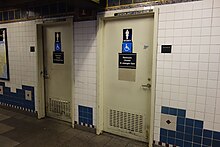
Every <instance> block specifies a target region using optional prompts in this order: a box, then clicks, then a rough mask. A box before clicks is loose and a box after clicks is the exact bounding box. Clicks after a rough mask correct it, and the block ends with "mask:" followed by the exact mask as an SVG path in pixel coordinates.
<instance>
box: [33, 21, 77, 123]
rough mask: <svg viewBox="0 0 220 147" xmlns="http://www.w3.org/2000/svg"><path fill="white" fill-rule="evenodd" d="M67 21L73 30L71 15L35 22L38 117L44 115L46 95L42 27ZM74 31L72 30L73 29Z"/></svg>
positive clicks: (72, 77) (72, 72)
mask: <svg viewBox="0 0 220 147" xmlns="http://www.w3.org/2000/svg"><path fill="white" fill-rule="evenodd" d="M64 23H68V24H69V26H70V27H71V28H72V30H73V18H72V17H62V18H51V19H45V20H41V21H39V22H38V23H37V24H36V34H37V35H36V36H37V38H36V40H37V44H36V52H37V55H38V57H37V65H38V75H37V76H38V92H37V94H38V106H37V107H38V112H37V113H38V119H41V118H44V117H45V116H46V110H45V107H46V97H45V79H44V77H43V71H44V64H45V63H44V48H43V27H45V26H49V25H60V26H62V24H64ZM73 31H74V30H73ZM71 38H72V39H71V40H72V41H71V42H70V44H71V48H70V49H71V52H72V54H71V60H72V62H71V68H72V70H71V80H72V82H71V100H70V101H71V125H72V127H74V114H75V113H74V106H75V104H74V103H75V101H74V85H73V84H74V82H73V80H74V68H73V66H74V64H73V32H72V33H71Z"/></svg>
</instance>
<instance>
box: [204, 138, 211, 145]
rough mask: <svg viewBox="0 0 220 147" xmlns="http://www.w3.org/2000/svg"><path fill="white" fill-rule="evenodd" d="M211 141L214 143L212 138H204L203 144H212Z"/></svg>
mask: <svg viewBox="0 0 220 147" xmlns="http://www.w3.org/2000/svg"><path fill="white" fill-rule="evenodd" d="M211 143H212V140H211V139H208V138H203V141H202V144H203V145H206V146H210V145H211Z"/></svg>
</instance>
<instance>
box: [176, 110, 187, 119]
mask: <svg viewBox="0 0 220 147" xmlns="http://www.w3.org/2000/svg"><path fill="white" fill-rule="evenodd" d="M177 116H179V117H186V110H182V109H178V110H177Z"/></svg>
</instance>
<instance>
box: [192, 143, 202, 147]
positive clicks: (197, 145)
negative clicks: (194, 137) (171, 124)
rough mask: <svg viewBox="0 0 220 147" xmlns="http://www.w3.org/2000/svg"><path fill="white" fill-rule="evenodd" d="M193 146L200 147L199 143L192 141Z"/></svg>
mask: <svg viewBox="0 0 220 147" xmlns="http://www.w3.org/2000/svg"><path fill="white" fill-rule="evenodd" d="M193 147H201V144H196V143H193Z"/></svg>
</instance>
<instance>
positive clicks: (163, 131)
mask: <svg viewBox="0 0 220 147" xmlns="http://www.w3.org/2000/svg"><path fill="white" fill-rule="evenodd" d="M160 135H163V136H166V137H167V135H168V131H167V130H166V129H163V128H160Z"/></svg>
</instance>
